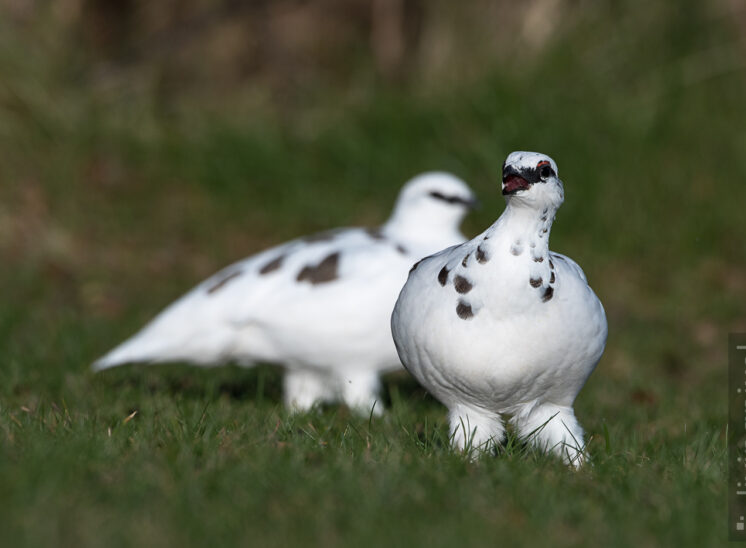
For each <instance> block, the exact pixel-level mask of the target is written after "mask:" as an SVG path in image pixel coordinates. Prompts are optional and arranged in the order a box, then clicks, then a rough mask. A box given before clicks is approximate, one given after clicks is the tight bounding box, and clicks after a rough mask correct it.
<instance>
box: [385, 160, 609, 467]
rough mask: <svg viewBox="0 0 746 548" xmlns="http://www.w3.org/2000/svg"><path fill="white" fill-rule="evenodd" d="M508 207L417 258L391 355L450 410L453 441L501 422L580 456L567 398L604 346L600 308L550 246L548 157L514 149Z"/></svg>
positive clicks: (553, 188)
mask: <svg viewBox="0 0 746 548" xmlns="http://www.w3.org/2000/svg"><path fill="white" fill-rule="evenodd" d="M502 192H503V194H504V195H505V199H506V202H507V207H506V208H505V211H504V212H503V214H502V215H501V216H500V218H499V219H498V220H497V221H496V222H495V223H494V224H493V225H492V226H490V227H489V228H488V229H487V230H485V231H484V232H483V233H482V234H480V235H478V236H477V237H476V238H474V239H473V240H471V241H469V242H466V243H463V244H461V245H456V246H454V247H451V248H449V249H445V250H443V251H441V252H439V253H436V254H435V255H432V256H431V257H427V258H425V259H423V260H422V261H420V262H419V263H418V264H416V265H415V266H414V267H413V269H412V271H411V272H410V275H409V280H408V281H407V283H406V284H405V286H404V288H403V289H402V291H401V294H400V295H399V299H398V301H397V303H396V306H395V308H394V313H393V315H392V319H391V325H392V331H393V335H394V341H395V343H396V347H397V350H398V351H399V357H400V358H401V360H402V363H403V364H404V366H405V367H406V368H407V370H408V371H409V372H410V373H412V375H414V376H415V377H416V378H417V379H418V380H419V381H420V383H422V384H423V385H424V386H425V387H426V388H427V389H428V390H429V391H430V392H431V393H432V394H433V395H434V396H435V397H436V398H438V399H439V400H440V401H441V402H442V403H444V404H445V405H446V406H447V407H448V409H449V412H450V413H449V421H450V428H451V434H452V436H453V437H452V443H453V445H455V446H456V447H457V448H459V449H461V450H466V451H467V452H470V451H471V450H472V449H479V450H482V451H484V450H489V449H491V448H492V446H493V445H494V444H496V443H498V442H499V441H501V439H502V438H503V435H504V432H505V429H504V421H505V420H510V421H511V422H512V424H513V426H514V427H515V429H516V430H517V433H518V435H519V436H521V437H523V438H525V439H526V440H527V441H528V442H529V443H531V444H533V445H535V446H537V447H540V448H541V449H545V450H547V449H548V450H552V451H554V452H556V453H558V454H560V455H561V456H562V457H563V458H564V459H565V461H566V462H568V463H570V464H573V465H575V466H580V464H581V463H582V460H583V450H584V445H583V444H584V442H583V430H582V428H581V427H580V425H579V424H578V421H577V420H576V418H575V414H574V411H573V407H572V405H573V402H574V401H575V397H576V396H577V395H578V392H579V391H580V389H581V388H582V387H583V384H584V383H585V381H586V379H587V378H588V376H589V375H590V374H591V372H592V371H593V369H594V368H595V366H596V364H597V363H598V361H599V359H600V358H601V354H602V353H603V350H604V346H605V344H606V333H607V326H606V315H605V313H604V309H603V306H602V305H601V302H600V301H599V300H598V298H597V297H596V295H595V294H594V293H593V291H592V290H591V288H590V287H589V286H588V283H587V281H586V277H585V275H584V274H583V271H582V270H581V269H580V267H579V266H578V265H577V264H576V263H575V262H574V261H573V260H572V259H570V258H568V257H566V256H564V255H561V254H559V253H554V252H552V251H549V231H550V229H551V227H552V222H553V221H554V216H555V213H556V212H557V209H558V208H559V207H560V205H561V204H562V202H563V200H564V189H563V186H562V182H561V181H560V179H559V178H558V176H557V165H556V164H555V163H554V161H553V160H552V159H551V158H549V157H548V156H545V155H543V154H538V153H535V152H513V153H512V154H510V155H509V156H508V158H507V160H506V161H505V164H504V165H503V174H502Z"/></svg>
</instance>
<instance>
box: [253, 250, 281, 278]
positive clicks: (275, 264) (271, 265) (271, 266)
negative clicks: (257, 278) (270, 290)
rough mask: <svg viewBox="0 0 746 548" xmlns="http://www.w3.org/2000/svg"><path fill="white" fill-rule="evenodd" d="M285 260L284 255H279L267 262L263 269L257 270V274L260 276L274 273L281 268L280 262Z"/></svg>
mask: <svg viewBox="0 0 746 548" xmlns="http://www.w3.org/2000/svg"><path fill="white" fill-rule="evenodd" d="M284 260H285V255H280V256H278V257H275V258H274V259H272V260H271V261H269V262H268V263H267V264H265V265H264V266H263V267H261V268H260V269H259V274H261V275H262V276H264V275H266V274H269V273H270V272H274V271H275V270H277V269H279V268H280V267H281V266H282V261H284Z"/></svg>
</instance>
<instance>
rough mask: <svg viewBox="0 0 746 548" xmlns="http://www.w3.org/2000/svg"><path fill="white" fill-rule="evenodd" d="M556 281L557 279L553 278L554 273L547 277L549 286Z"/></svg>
mask: <svg viewBox="0 0 746 548" xmlns="http://www.w3.org/2000/svg"><path fill="white" fill-rule="evenodd" d="M556 279H557V278H556V277H555V275H554V272H552V275H551V276H549V283H550V284H553V283H554V281H555V280H556Z"/></svg>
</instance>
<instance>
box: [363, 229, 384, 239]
mask: <svg viewBox="0 0 746 548" xmlns="http://www.w3.org/2000/svg"><path fill="white" fill-rule="evenodd" d="M365 232H366V234H368V236H370V237H371V238H373V239H374V240H385V239H386V236H384V235H383V232H382V231H381V229H380V228H366V229H365Z"/></svg>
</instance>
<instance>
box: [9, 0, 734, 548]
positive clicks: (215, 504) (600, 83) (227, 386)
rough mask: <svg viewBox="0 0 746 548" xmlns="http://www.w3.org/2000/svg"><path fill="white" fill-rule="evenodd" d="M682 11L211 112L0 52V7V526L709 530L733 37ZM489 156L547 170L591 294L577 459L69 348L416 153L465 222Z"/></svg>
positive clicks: (611, 16)
mask: <svg viewBox="0 0 746 548" xmlns="http://www.w3.org/2000/svg"><path fill="white" fill-rule="evenodd" d="M698 9H700V8H697V6H696V4H694V3H692V5H688V4H687V9H681V10H679V9H678V5H673V6H671V7H670V8H667V7H665V5H664V4H661V5H656V7H655V9H650V10H648V11H645V12H639V13H638V12H637V10H636V9H635V10H631V11H630V13H628V14H623V13H620V12H619V10H616V9H613V8H612V7H606V8H598V9H597V10H596V11H593V12H591V15H588V17H587V18H585V19H581V20H580V21H579V22H577V23H576V26H575V27H573V29H571V30H572V32H570V31H567V32H562V33H560V34H559V35H558V36H556V37H555V38H554V39H553V41H552V42H551V44H550V47H547V48H546V50H544V51H542V52H540V53H537V54H535V56H534V57H531V58H530V59H529V58H526V59H523V58H518V59H514V60H512V61H511V60H506V61H504V62H503V63H502V64H497V65H496V66H495V67H494V68H493V69H492V70H490V71H486V72H485V73H484V74H483V75H482V76H480V77H479V78H476V79H470V80H468V81H467V82H466V83H464V84H462V85H459V84H454V83H451V84H450V85H447V86H446V85H443V86H432V85H428V86H422V87H417V86H416V85H411V86H409V87H406V86H405V87H403V88H391V87H385V86H382V85H375V86H373V87H371V88H370V89H366V90H364V91H362V92H361V91H360V90H353V91H352V92H350V91H349V90H344V89H333V90H317V91H313V90H307V93H308V97H306V98H305V99H304V101H305V103H310V104H311V105H312V106H311V107H309V106H308V105H307V104H304V105H303V106H301V107H297V106H296V107H292V108H290V107H286V106H284V105H274V106H273V105H269V106H267V105H265V106H264V107H263V108H262V109H256V110H251V109H249V111H248V112H244V111H243V110H242V111H241V112H240V113H239V114H234V113H233V112H232V111H231V107H230V103H228V104H226V105H224V106H223V107H222V110H221V109H219V108H218V109H217V111H215V110H210V111H208V110H204V111H202V110H200V108H199V105H200V103H199V102H198V101H193V102H191V103H189V102H188V101H186V103H185V104H186V107H183V108H182V106H178V107H174V110H173V112H170V113H169V114H168V115H167V116H166V115H162V113H160V112H159V111H158V110H157V109H155V110H154V107H153V104H152V102H150V101H149V99H148V97H147V96H135V97H132V96H130V95H128V93H129V91H128V90H124V91H121V90H116V89H115V90H114V91H111V90H103V91H102V90H100V89H88V88H86V86H84V85H81V84H80V83H79V82H77V81H75V78H73V77H71V76H70V75H68V74H65V75H63V76H60V69H59V68H56V67H58V66H60V63H62V61H63V60H66V61H70V59H69V58H68V57H65V56H64V55H63V53H64V52H58V51H56V50H55V47H54V44H46V45H45V47H46V49H45V50H44V52H46V55H43V54H41V53H39V52H37V51H35V50H34V49H33V48H31V49H29V50H28V55H27V56H26V57H23V62H21V61H20V60H21V56H20V53H19V51H21V50H22V48H23V47H24V46H25V45H27V44H29V43H30V42H33V38H34V35H33V34H30V35H24V34H21V33H17V32H11V31H10V29H8V28H6V27H3V28H2V29H0V45H2V48H0V52H2V55H0V72H1V73H2V74H4V75H6V77H5V79H4V80H3V82H2V84H3V85H2V87H0V180H2V185H0V261H1V262H2V265H3V268H2V269H0V291H1V294H2V298H1V301H0V302H1V303H2V304H1V305H0V350H1V352H0V508H2V512H0V531H2V532H3V534H2V539H1V540H0V543H1V544H5V545H8V546H23V545H26V546H38V545H77V546H97V545H108V546H120V545H121V546H141V545H164V546H172V545H173V546H198V545H205V544H208V543H210V544H218V545H225V544H239V543H240V544H249V545H258V546H287V545H289V544H324V545H330V546H347V545H365V546H380V545H384V544H386V543H388V544H392V545H412V544H416V545H431V546H451V545H456V544H457V543H462V544H466V545H485V546H494V545H506V546H510V545H515V544H520V545H540V544H549V543H551V544H552V545H558V546H574V545H578V544H581V545H600V544H603V545H609V546H627V545H640V546H658V545H673V544H676V545H682V546H706V545H718V544H722V543H723V542H724V541H725V539H726V537H727V528H726V470H727V466H726V442H725V432H726V422H725V421H726V418H725V407H726V406H725V401H726V370H725V364H726V356H727V348H726V341H727V333H728V332H730V331H746V311H745V310H744V303H746V277H745V275H744V272H746V248H745V247H744V245H743V238H742V234H743V232H744V229H746V221H745V220H744V214H743V207H744V204H746V185H744V181H745V180H746V155H745V154H744V153H743V151H744V150H746V130H745V129H744V127H745V126H746V124H744V122H746V102H744V101H743V97H745V96H746V73H745V72H744V70H743V67H742V65H740V64H738V63H736V64H734V65H732V66H731V65H730V64H729V63H730V60H732V59H736V60H738V59H740V57H739V55H742V52H743V50H742V49H739V48H741V47H742V46H743V36H739V35H738V34H737V33H736V31H735V30H734V28H735V27H732V26H731V25H730V21H728V18H727V17H725V16H722V15H720V16H717V17H713V16H712V15H707V14H704V13H699V12H698V11H697V10H698ZM632 11H634V12H635V15H632ZM610 29H613V31H614V32H610ZM38 32H42V31H38ZM44 32H46V30H44ZM713 52H720V54H719V55H717V56H715V54H714V53H713ZM739 52H740V53H739ZM715 61H717V62H715ZM322 92H323V93H322ZM216 93H218V92H217V91H216ZM217 102H218V103H219V101H217ZM287 108H290V110H287ZM514 149H534V150H539V151H542V152H546V153H549V154H551V155H552V156H553V157H554V158H555V160H556V161H557V162H558V164H559V169H560V175H561V177H562V179H563V181H564V182H565V187H566V191H567V200H566V203H565V204H564V206H563V207H562V209H561V210H560V213H559V216H558V219H557V222H556V224H555V227H554V229H553V232H552V247H553V249H555V250H557V251H561V252H565V253H567V254H569V255H570V256H572V257H573V258H575V259H576V260H577V261H578V262H579V263H580V264H581V265H582V266H583V267H584V269H585V271H586V273H587V274H588V277H589V280H590V282H591V284H592V285H593V287H594V289H595V290H596V292H597V293H598V295H599V296H600V297H601V299H602V301H603V302H604V304H605V306H606V310H607V314H608V316H609V341H608V345H607V351H606V353H605V355H604V357H603V359H602V361H601V363H600V364H599V366H598V369H597V371H596V372H595V373H594V374H593V375H592V376H591V378H590V380H589V382H588V384H587V385H586V387H585V388H584V390H583V391H582V392H581V394H580V396H579V398H578V401H577V404H576V411H577V415H578V418H579V420H580V422H581V424H582V425H583V426H584V428H585V429H586V431H587V432H588V437H589V446H588V450H589V454H590V457H591V461H592V465H591V466H587V467H585V468H584V469H583V470H581V471H579V472H573V471H571V470H569V469H567V468H566V467H564V466H563V465H562V464H561V463H559V462H557V461H555V460H554V459H553V458H550V457H546V456H542V455H537V454H535V453H532V452H531V451H528V450H526V448H525V447H523V446H522V445H521V444H520V443H519V442H518V441H517V440H514V439H511V440H510V442H509V444H508V446H507V447H506V448H505V449H504V450H503V451H502V452H501V454H500V455H498V456H497V457H496V458H494V459H484V460H482V461H480V462H477V463H473V462H469V461H467V460H465V459H463V458H462V457H460V456H459V455H455V454H453V453H451V452H450V451H449V450H448V449H447V447H446V443H445V440H446V435H447V430H446V424H445V411H444V408H442V407H441V406H440V405H439V404H438V403H437V402H435V401H434V400H433V399H432V398H430V397H429V396H427V394H426V393H425V392H424V391H423V390H421V389H420V388H418V387H417V385H416V383H414V381H412V380H411V379H410V378H408V377H407V376H406V375H404V374H400V375H394V376H391V377H389V378H387V380H386V398H387V402H388V405H389V412H387V414H386V415H385V417H384V418H382V419H374V420H372V421H369V420H366V419H361V418H358V417H355V416H352V415H350V414H349V413H348V411H347V410H345V409H344V408H340V407H329V408H324V409H322V410H320V411H319V412H318V413H312V414H308V415H300V416H294V417H291V416H288V415H287V414H286V413H285V412H284V411H283V410H282V408H281V406H280V405H279V401H280V393H281V389H280V384H281V383H280V373H279V371H278V370H276V369H272V368H268V367H262V368H258V369H255V370H248V371H247V370H241V369H238V368H234V367H226V368H218V369H213V370H196V369H190V368H187V367H185V366H179V365H173V366H163V367H157V368H156V367H153V368H143V367H128V368H123V369H121V370H115V371H111V372H107V373H106V374H102V375H98V376H95V375H93V374H91V373H90V372H89V371H88V364H89V363H90V362H91V361H92V360H93V359H95V358H96V357H97V356H99V355H100V354H102V353H103V352H105V351H106V350H107V349H109V348H110V347H112V346H113V345H114V344H116V343H117V342H119V341H121V340H122V339H124V338H125V337H127V336H129V335H130V334H131V333H132V332H133V331H134V330H135V329H137V328H138V327H139V326H141V325H142V324H143V323H144V322H145V321H146V320H147V319H149V318H150V317H151V316H152V315H153V314H154V313H156V312H157V311H158V310H159V309H160V308H161V307H162V306H164V305H166V304H167V303H168V302H170V300H172V299H173V298H175V297H177V296H178V295H180V294H181V293H182V292H184V291H185V290H186V289H188V288H189V287H191V286H192V285H193V284H194V283H196V282H197V281H199V280H200V279H202V278H203V277H204V276H206V275H209V274H211V273H212V272H214V271H215V270H217V269H218V268H220V267H222V266H224V265H225V264H227V263H229V262H231V261H233V260H235V259H238V258H240V257H243V256H246V255H248V254H249V253H251V252H254V251H257V250H260V249H262V248H263V247H265V246H267V245H270V244H273V243H279V242H282V241H283V240H285V239H287V238H290V237H293V236H296V235H299V234H303V233H306V232H308V231H312V230H317V229H323V228H327V227H333V226H339V225H354V224H367V225H371V224H374V223H377V222H380V221H381V220H383V219H384V218H385V216H386V215H387V213H388V211H389V209H390V207H391V203H392V201H393V199H394V198H395V196H396V192H397V190H398V188H399V186H400V185H401V183H402V182H403V181H404V180H405V179H406V178H408V177H409V176H411V175H413V174H415V173H416V172H418V171H419V170H423V169H448V170H452V171H454V172H455V173H457V174H458V175H460V176H462V177H464V178H465V179H466V180H468V181H469V182H470V184H472V186H473V187H474V188H475V190H476V191H477V192H478V194H479V195H480V197H481V198H482V199H483V202H484V203H485V207H484V208H483V209H482V210H481V211H479V212H477V213H476V214H474V215H473V216H472V217H470V218H469V219H468V221H467V223H466V225H465V230H466V232H467V233H469V234H475V233H476V232H477V231H478V230H481V229H482V228H483V227H485V226H486V225H487V224H489V223H491V222H492V221H493V220H494V219H495V218H496V217H497V216H498V215H499V213H500V211H501V209H502V199H501V197H500V196H499V192H498V176H499V172H500V166H501V164H502V162H503V160H504V157H505V155H506V154H507V153H508V152H510V151H511V150H514ZM135 411H136V412H137V413H136V414H135V415H134V416H132V414H133V413H134V412H135ZM128 417H131V418H129V420H128Z"/></svg>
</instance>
